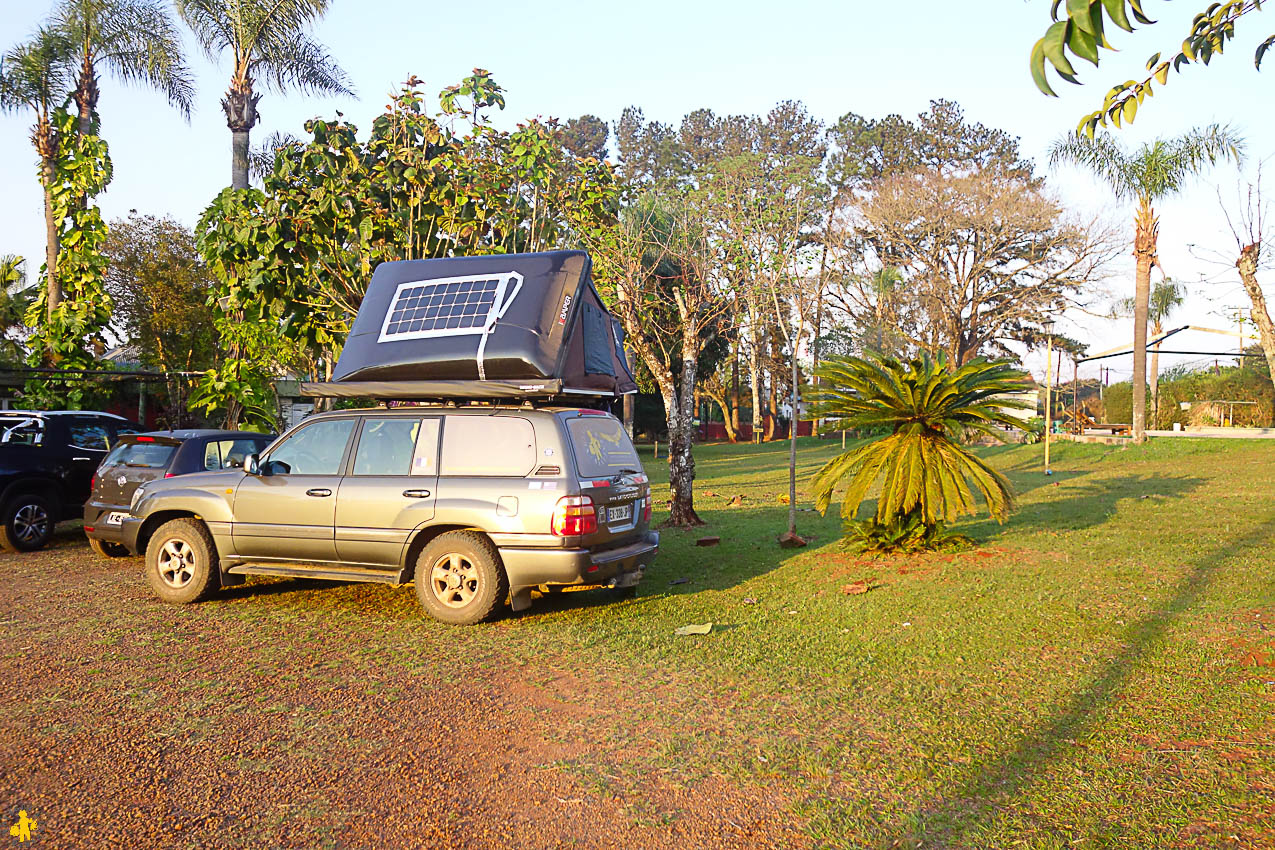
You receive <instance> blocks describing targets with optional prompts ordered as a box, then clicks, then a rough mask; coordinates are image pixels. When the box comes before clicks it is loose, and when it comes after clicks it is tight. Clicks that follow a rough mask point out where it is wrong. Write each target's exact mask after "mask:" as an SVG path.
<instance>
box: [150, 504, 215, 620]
mask: <svg viewBox="0 0 1275 850" xmlns="http://www.w3.org/2000/svg"><path fill="white" fill-rule="evenodd" d="M146 578H147V580H148V581H149V582H150V585H151V589H152V590H154V591H155V595H156V596H158V597H159V598H160V599H162V600H164V601H165V602H174V603H177V604H179V605H185V604H189V603H191V602H199V601H201V600H204V599H207V598H208V597H209V596H211V595H212V594H213V593H215V592H216V591H217V589H218V588H219V587H220V586H221V573H220V571H219V569H218V559H217V547H216V546H215V545H214V544H213V539H212V535H211V534H209V533H208V529H207V528H206V527H205V526H204V524H203V523H202V522H200V521H199V520H197V519H191V518H189V517H182V518H180V519H173V520H169V521H168V522H166V523H164V524H163V525H161V526H160V527H159V528H158V529H156V530H155V533H154V534H153V535H151V539H150V543H149V545H147V547H146Z"/></svg>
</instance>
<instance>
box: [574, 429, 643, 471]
mask: <svg viewBox="0 0 1275 850" xmlns="http://www.w3.org/2000/svg"><path fill="white" fill-rule="evenodd" d="M567 431H568V433H570V435H571V447H572V448H573V449H574V450H575V456H576V471H577V472H579V473H580V477H582V478H594V477H602V476H608V477H609V476H612V475H615V474H617V473H619V472H621V471H623V470H625V469H631V470H633V471H635V472H636V471H640V470H641V469H642V465H641V463H639V461H638V456H637V451H636V450H635V449H634V448H633V441H631V440H630V439H629V435H628V434H626V433H625V432H624V426H623V425H621V424H620V422H619V420H618V419H613V418H612V417H610V416H578V417H576V418H575V419H568V420H567Z"/></svg>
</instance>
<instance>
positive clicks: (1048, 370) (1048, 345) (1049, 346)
mask: <svg viewBox="0 0 1275 850" xmlns="http://www.w3.org/2000/svg"><path fill="white" fill-rule="evenodd" d="M1040 326H1041V327H1042V328H1043V329H1044V331H1045V474H1046V475H1053V474H1054V473H1053V471H1051V470H1050V468H1049V430H1050V421H1049V420H1050V412H1051V408H1052V406H1053V399H1052V397H1051V396H1050V391H1051V390H1052V388H1053V383H1054V372H1053V369H1054V320H1053V319H1052V318H1046V319H1045V321H1043V322H1041V323H1040Z"/></svg>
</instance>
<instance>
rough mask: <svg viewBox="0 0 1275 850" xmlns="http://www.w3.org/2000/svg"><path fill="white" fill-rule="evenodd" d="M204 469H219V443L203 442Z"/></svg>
mask: <svg viewBox="0 0 1275 850" xmlns="http://www.w3.org/2000/svg"><path fill="white" fill-rule="evenodd" d="M204 469H221V443H214V442H212V441H211V440H210V441H209V442H207V443H205V444H204Z"/></svg>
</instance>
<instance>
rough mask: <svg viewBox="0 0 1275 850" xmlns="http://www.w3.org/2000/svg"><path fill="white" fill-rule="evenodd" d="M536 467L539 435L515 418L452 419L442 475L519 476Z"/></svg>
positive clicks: (446, 433) (445, 432)
mask: <svg viewBox="0 0 1275 850" xmlns="http://www.w3.org/2000/svg"><path fill="white" fill-rule="evenodd" d="M535 464H536V432H535V429H533V428H532V427H531V423H530V422H528V421H527V420H526V419H520V418H517V417H514V416H448V417H447V425H446V426H445V427H444V428H443V458H442V461H441V463H440V464H439V472H440V474H442V475H472V476H485V475H493V476H508V477H518V478H521V477H522V476H524V475H526V474H527V473H529V472H531V468H532V467H533V466H535Z"/></svg>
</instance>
